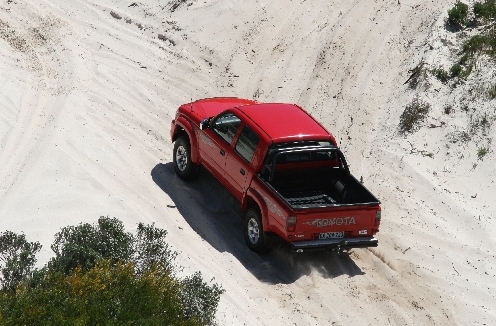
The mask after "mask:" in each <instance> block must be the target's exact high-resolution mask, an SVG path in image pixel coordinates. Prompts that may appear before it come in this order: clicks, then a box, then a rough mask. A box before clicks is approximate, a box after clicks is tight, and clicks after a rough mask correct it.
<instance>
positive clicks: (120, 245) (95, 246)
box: [48, 216, 134, 274]
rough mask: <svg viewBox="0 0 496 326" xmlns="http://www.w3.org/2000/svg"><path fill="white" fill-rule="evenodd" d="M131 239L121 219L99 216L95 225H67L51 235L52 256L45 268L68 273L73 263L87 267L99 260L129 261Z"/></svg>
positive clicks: (131, 250) (71, 269)
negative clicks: (52, 237) (53, 254)
mask: <svg viewBox="0 0 496 326" xmlns="http://www.w3.org/2000/svg"><path fill="white" fill-rule="evenodd" d="M133 240H134V239H133V235H132V234H130V233H127V232H125V231H124V225H123V224H122V222H121V221H119V220H117V219H115V218H113V219H110V218H108V217H104V216H101V217H100V218H99V219H98V224H97V225H91V224H88V223H85V224H80V225H78V226H67V227H64V228H62V230H61V231H60V232H58V233H57V234H55V241H54V242H53V244H52V246H51V248H52V250H53V252H55V257H54V258H52V259H51V260H50V262H49V264H48V267H49V269H51V270H56V271H59V272H62V273H63V274H69V273H70V272H72V271H73V270H74V269H75V268H76V267H77V266H80V267H82V268H83V269H84V270H88V269H90V268H92V267H93V266H95V264H96V262H97V261H99V260H103V259H110V260H112V262H113V263H114V264H115V263H117V262H119V261H123V262H129V261H130V258H131V256H132V254H133V247H132V246H133Z"/></svg>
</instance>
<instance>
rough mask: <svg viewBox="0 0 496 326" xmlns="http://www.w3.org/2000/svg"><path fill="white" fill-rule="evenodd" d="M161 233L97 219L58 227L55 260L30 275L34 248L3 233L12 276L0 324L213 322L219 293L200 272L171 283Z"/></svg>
mask: <svg viewBox="0 0 496 326" xmlns="http://www.w3.org/2000/svg"><path fill="white" fill-rule="evenodd" d="M166 235H167V231H166V230H163V229H159V228H156V227H155V226H153V225H144V224H142V223H140V224H138V230H137V233H136V235H133V234H131V233H128V232H125V231H124V226H123V224H122V222H120V221H119V220H117V219H115V218H113V219H110V218H108V217H103V216H102V217H100V219H99V220H98V223H97V224H96V225H90V224H87V223H86V224H80V225H78V226H69V227H64V228H62V230H61V231H60V232H58V233H57V234H56V235H55V241H54V243H53V244H52V246H51V247H52V249H53V251H54V252H55V254H56V257H54V258H52V259H51V260H50V261H49V263H48V264H47V265H46V266H45V267H43V268H42V269H40V270H31V268H32V266H33V265H34V262H35V261H36V260H35V259H34V255H35V253H36V252H37V251H38V250H39V249H40V248H41V246H40V245H39V243H27V242H26V241H25V239H24V236H17V235H13V234H12V233H11V232H10V233H9V232H8V231H7V232H5V233H4V234H3V235H2V237H1V240H2V241H1V245H2V247H1V249H2V250H1V253H2V255H1V256H0V257H1V259H2V261H4V262H10V261H15V262H16V263H15V264H11V273H10V274H8V275H16V278H14V281H13V282H3V283H2V287H1V288H0V325H104V324H105V325H124V324H126V325H212V324H214V323H215V320H214V317H215V312H216V310H217V306H218V303H219V300H220V295H221V294H222V293H223V292H224V290H223V289H222V288H221V287H220V286H219V285H217V284H213V285H211V286H210V285H208V284H207V283H206V282H204V281H203V279H202V277H201V273H199V272H197V273H195V274H193V275H192V276H190V277H186V278H184V279H182V280H181V279H179V278H177V277H176V276H175V273H176V271H177V267H176V266H175V265H174V259H175V258H176V255H177V253H175V252H173V251H171V250H170V248H169V246H168V244H167V243H166V242H165V236H166ZM19 248H20V249H19ZM11 257H14V259H13V258H11ZM16 257H17V258H16ZM19 257H21V258H22V259H21V258H19Z"/></svg>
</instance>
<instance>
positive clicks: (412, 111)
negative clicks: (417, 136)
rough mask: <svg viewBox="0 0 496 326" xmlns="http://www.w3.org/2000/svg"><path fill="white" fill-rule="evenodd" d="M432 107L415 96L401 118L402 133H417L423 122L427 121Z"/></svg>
mask: <svg viewBox="0 0 496 326" xmlns="http://www.w3.org/2000/svg"><path fill="white" fill-rule="evenodd" d="M430 108H431V105H430V104H429V103H428V102H427V101H424V100H422V99H421V98H420V97H419V95H418V94H415V96H414V97H413V99H412V101H411V102H410V103H408V104H407V105H406V107H405V110H404V111H403V113H402V114H401V116H400V130H401V131H402V132H411V131H415V130H416V129H417V128H418V127H419V126H420V123H421V122H422V121H424V120H425V118H426V117H427V114H428V113H429V110H430Z"/></svg>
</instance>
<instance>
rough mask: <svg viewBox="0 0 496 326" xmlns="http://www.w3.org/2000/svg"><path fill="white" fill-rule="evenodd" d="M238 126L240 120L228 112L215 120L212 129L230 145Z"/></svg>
mask: <svg viewBox="0 0 496 326" xmlns="http://www.w3.org/2000/svg"><path fill="white" fill-rule="evenodd" d="M240 125H241V120H240V119H239V118H238V117H237V116H235V115H234V114H232V113H231V112H228V113H225V114H224V115H221V116H220V117H218V118H217V119H215V121H214V124H213V126H212V129H213V130H214V131H215V132H216V133H217V134H218V135H219V136H221V137H222V138H224V140H225V141H227V142H228V143H229V144H230V143H231V142H232V140H233V138H234V136H235V135H236V132H237V131H238V128H239V126H240Z"/></svg>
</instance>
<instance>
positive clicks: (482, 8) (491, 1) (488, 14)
mask: <svg viewBox="0 0 496 326" xmlns="http://www.w3.org/2000/svg"><path fill="white" fill-rule="evenodd" d="M473 12H474V16H475V18H477V19H482V20H485V21H487V20H489V19H491V18H496V1H495V0H485V1H484V2H476V3H474V8H473Z"/></svg>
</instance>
